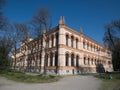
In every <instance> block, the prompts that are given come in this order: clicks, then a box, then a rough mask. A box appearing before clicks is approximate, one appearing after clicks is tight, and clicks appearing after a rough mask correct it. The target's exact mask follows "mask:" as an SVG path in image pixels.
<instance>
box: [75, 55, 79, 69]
mask: <svg viewBox="0 0 120 90" xmlns="http://www.w3.org/2000/svg"><path fill="white" fill-rule="evenodd" d="M78 66H79V56H77V57H76V67H78Z"/></svg>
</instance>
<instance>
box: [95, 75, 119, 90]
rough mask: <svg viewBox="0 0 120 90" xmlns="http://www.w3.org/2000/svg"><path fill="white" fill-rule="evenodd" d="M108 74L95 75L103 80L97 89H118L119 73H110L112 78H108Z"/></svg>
mask: <svg viewBox="0 0 120 90" xmlns="http://www.w3.org/2000/svg"><path fill="white" fill-rule="evenodd" d="M109 75H110V74H106V73H105V74H99V75H98V76H96V77H97V78H100V79H101V80H102V81H103V82H102V85H101V87H100V89H99V90H120V73H112V74H111V76H112V79H110V78H109Z"/></svg>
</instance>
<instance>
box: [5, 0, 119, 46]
mask: <svg viewBox="0 0 120 90" xmlns="http://www.w3.org/2000/svg"><path fill="white" fill-rule="evenodd" d="M39 7H46V8H48V9H49V10H50V12H51V16H52V26H53V27H54V26H57V25H58V22H59V19H60V16H64V18H65V22H66V25H67V26H69V27H70V28H72V29H74V30H76V31H78V32H79V31H80V27H81V28H82V29H83V33H84V34H85V35H87V36H89V37H90V38H92V39H94V40H95V41H97V42H100V43H101V44H103V36H104V31H105V29H104V26H105V25H106V24H108V23H110V22H111V21H113V20H118V19H120V0H6V5H5V6H4V8H3V13H4V15H5V16H6V17H7V18H8V20H9V22H19V23H26V22H29V21H30V20H31V19H32V17H33V16H34V14H35V13H36V11H37V9H38V8H39Z"/></svg>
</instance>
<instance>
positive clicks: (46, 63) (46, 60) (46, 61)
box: [45, 54, 48, 66]
mask: <svg viewBox="0 0 120 90" xmlns="http://www.w3.org/2000/svg"><path fill="white" fill-rule="evenodd" d="M45 66H48V54H46V57H45Z"/></svg>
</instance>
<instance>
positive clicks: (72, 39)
mask: <svg viewBox="0 0 120 90" xmlns="http://www.w3.org/2000/svg"><path fill="white" fill-rule="evenodd" d="M73 41H74V38H73V36H71V47H73Z"/></svg>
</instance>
